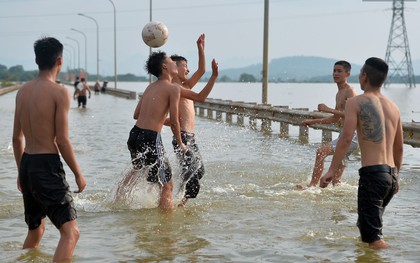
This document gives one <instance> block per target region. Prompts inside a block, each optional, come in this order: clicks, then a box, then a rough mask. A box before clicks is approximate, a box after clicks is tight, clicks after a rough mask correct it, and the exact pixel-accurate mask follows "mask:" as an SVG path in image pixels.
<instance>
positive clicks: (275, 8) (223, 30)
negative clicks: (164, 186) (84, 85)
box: [0, 0, 420, 75]
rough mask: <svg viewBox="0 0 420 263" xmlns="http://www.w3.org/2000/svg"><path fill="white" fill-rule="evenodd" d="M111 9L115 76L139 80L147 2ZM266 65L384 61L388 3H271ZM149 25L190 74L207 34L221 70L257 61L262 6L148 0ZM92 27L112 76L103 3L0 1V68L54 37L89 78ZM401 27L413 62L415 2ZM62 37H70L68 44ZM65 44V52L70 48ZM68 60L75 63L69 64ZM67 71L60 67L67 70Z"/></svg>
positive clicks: (419, 19) (21, 61)
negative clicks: (163, 35)
mask: <svg viewBox="0 0 420 263" xmlns="http://www.w3.org/2000/svg"><path fill="white" fill-rule="evenodd" d="M113 2H114V4H115V7H116V10H117V13H116V14H117V15H116V17H117V68H118V73H119V74H124V73H134V74H136V75H146V73H145V71H144V63H145V60H146V59H147V56H148V54H149V48H148V47H147V46H146V45H145V44H144V43H143V41H142V39H141V31H142V28H143V26H144V25H145V24H146V23H147V22H148V21H149V19H150V9H149V8H150V5H149V3H150V0H113ZM269 7H270V15H269V17H270V25H269V33H270V36H269V59H270V60H271V59H275V58H280V57H287V56H300V55H304V56H320V57H326V58H333V59H345V60H348V61H350V62H352V63H357V64H363V62H364V60H365V59H366V58H368V57H370V56H378V57H382V58H384V57H385V51H386V46H387V42H388V37H389V31H390V26H391V20H392V1H375V2H366V1H363V0H270V4H269ZM152 10H153V11H152V20H159V21H162V22H164V23H165V24H166V26H167V27H168V29H169V40H168V42H167V43H166V44H165V45H164V46H163V47H161V48H160V49H161V50H163V51H165V52H167V53H168V54H169V55H171V54H174V53H176V54H180V55H183V56H185V57H187V59H188V60H189V67H190V69H191V70H194V69H196V63H197V47H196V43H195V42H196V40H197V38H198V36H199V35H200V34H201V33H205V34H206V58H207V69H210V68H211V67H210V62H211V59H212V58H216V60H217V61H218V62H219V67H220V69H227V68H232V67H242V66H248V65H251V64H256V63H261V62H262V53H263V48H262V47H263V17H264V0H211V1H210V0H209V1H205V0H153V4H152ZM78 13H83V14H85V15H88V16H91V17H93V18H94V19H96V21H97V22H98V24H99V40H100V42H99V58H100V70H99V72H100V74H105V75H112V74H113V72H114V27H113V26H114V20H113V19H114V16H113V7H112V4H111V2H110V1H109V0H0V37H1V39H0V64H3V65H6V66H7V67H11V66H15V65H22V66H23V67H24V68H25V70H32V69H37V67H36V64H35V62H34V53H33V43H34V41H35V40H36V39H38V38H39V37H40V36H44V35H45V36H53V37H56V38H57V39H59V40H60V41H61V42H62V43H66V46H65V49H67V50H68V51H66V52H65V56H64V57H65V62H66V63H67V65H72V64H74V61H76V63H75V64H76V66H77V64H78V61H79V59H78V53H79V52H78V51H79V49H78V47H77V42H79V45H80V66H81V67H82V68H84V65H85V55H84V54H85V42H84V37H83V35H82V34H81V33H78V32H76V31H72V30H70V29H71V28H74V29H77V30H79V31H82V32H83V33H85V35H86V36H87V57H88V58H87V68H88V71H89V72H90V73H92V74H93V73H96V51H97V49H96V25H95V23H94V21H93V20H90V19H88V18H86V17H82V16H79V15H77V14H78ZM405 22H406V27H407V31H408V39H409V44H410V50H411V57H412V59H413V60H417V59H420V34H419V33H418V26H419V25H420V3H419V2H406V3H405ZM67 37H70V38H73V39H76V41H77V42H76V41H74V40H72V39H68V38H67ZM68 45H70V46H72V47H73V49H72V48H71V47H69V46H68ZM74 57H75V58H74ZM67 65H65V66H66V67H67Z"/></svg>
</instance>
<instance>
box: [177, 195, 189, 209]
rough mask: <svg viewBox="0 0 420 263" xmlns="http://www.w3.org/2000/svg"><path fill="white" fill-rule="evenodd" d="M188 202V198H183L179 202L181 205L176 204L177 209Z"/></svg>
mask: <svg viewBox="0 0 420 263" xmlns="http://www.w3.org/2000/svg"><path fill="white" fill-rule="evenodd" d="M187 202H188V198H186V197H184V198H182V200H181V203H179V204H178V207H184V206H185V205H186V204H187Z"/></svg>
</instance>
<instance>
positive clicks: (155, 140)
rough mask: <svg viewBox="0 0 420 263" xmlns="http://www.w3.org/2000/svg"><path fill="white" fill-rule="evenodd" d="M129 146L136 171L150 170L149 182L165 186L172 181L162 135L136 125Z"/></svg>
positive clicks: (129, 138) (129, 139)
mask: <svg viewBox="0 0 420 263" xmlns="http://www.w3.org/2000/svg"><path fill="white" fill-rule="evenodd" d="M127 146H128V150H129V151H130V154H131V162H132V164H133V167H134V169H137V170H140V169H142V168H143V167H148V168H149V171H148V176H147V181H149V182H151V183H160V184H161V185H164V184H166V183H167V182H169V181H170V180H171V177H172V172H171V167H170V165H169V162H168V159H167V158H166V157H165V150H164V148H163V144H162V138H161V136H160V133H158V132H155V131H151V130H147V129H141V128H139V127H137V126H136V125H134V127H133V128H132V129H131V131H130V134H129V137H128V141H127Z"/></svg>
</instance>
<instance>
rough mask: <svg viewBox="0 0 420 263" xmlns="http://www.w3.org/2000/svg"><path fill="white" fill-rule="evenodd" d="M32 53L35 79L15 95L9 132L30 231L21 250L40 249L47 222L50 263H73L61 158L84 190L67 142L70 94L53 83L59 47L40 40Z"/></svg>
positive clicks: (74, 237) (73, 225) (72, 214)
mask: <svg viewBox="0 0 420 263" xmlns="http://www.w3.org/2000/svg"><path fill="white" fill-rule="evenodd" d="M34 49H35V55H36V63H37V64H38V68H39V74H38V77H37V78H36V79H35V80H33V81H30V82H28V83H26V84H25V85H23V86H22V87H21V88H20V90H19V91H18V93H17V95H16V110H15V118H14V127H13V152H14V155H15V159H16V165H17V168H18V178H17V187H18V189H19V190H20V191H21V192H22V194H23V203H24V208H25V221H26V224H27V225H28V228H29V230H28V234H27V236H26V239H25V242H24V244H23V248H38V247H39V245H40V242H41V239H42V236H43V234H44V231H45V216H48V217H49V218H50V220H51V222H52V223H53V224H54V225H55V226H56V227H57V229H58V230H59V231H60V241H59V242H58V245H57V248H56V250H55V254H54V258H53V261H54V262H62V261H65V260H71V258H72V256H73V252H74V249H75V247H76V244H77V241H78V239H79V235H80V234H79V229H78V227H77V221H76V218H77V214H76V210H75V207H74V204H73V198H72V196H71V193H70V190H69V184H68V183H67V181H66V179H65V173H64V170H63V165H62V163H61V161H60V156H59V153H61V156H62V157H63V158H64V160H65V162H66V163H67V164H68V166H69V167H70V169H71V170H72V172H73V173H74V176H75V179H76V184H77V186H78V188H79V189H78V191H77V192H79V193H80V192H82V191H83V190H84V189H85V187H86V181H85V178H84V176H83V174H82V172H81V170H80V168H79V165H78V164H77V161H76V158H75V155H74V152H73V148H72V145H71V143H70V139H69V131H68V111H69V107H70V94H69V92H68V90H67V89H66V88H64V87H62V86H61V85H59V84H57V83H55V80H56V77H57V75H58V73H59V72H60V70H61V66H62V63H63V58H62V53H63V45H62V44H61V43H60V42H59V41H58V40H56V39H55V38H41V39H39V40H38V41H36V42H35V45H34ZM24 141H25V145H24Z"/></svg>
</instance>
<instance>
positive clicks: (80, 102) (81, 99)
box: [77, 96, 87, 107]
mask: <svg viewBox="0 0 420 263" xmlns="http://www.w3.org/2000/svg"><path fill="white" fill-rule="evenodd" d="M86 102H87V97H86V96H78V97H77V104H78V105H79V107H80V106H83V107H86Z"/></svg>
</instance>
